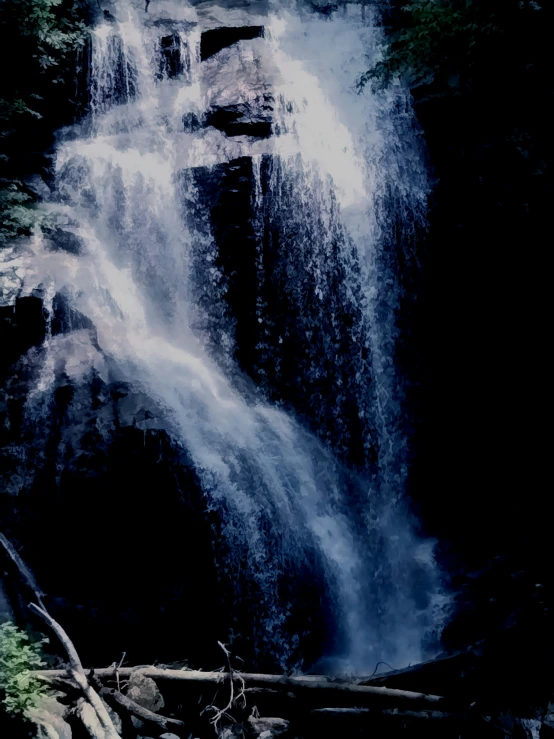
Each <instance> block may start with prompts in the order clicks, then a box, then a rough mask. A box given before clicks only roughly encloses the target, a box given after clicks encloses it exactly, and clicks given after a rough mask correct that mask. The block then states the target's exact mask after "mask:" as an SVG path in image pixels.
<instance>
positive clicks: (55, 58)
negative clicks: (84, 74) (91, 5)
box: [0, 0, 87, 243]
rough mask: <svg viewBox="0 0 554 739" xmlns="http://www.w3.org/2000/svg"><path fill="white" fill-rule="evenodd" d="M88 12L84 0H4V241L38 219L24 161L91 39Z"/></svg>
mask: <svg viewBox="0 0 554 739" xmlns="http://www.w3.org/2000/svg"><path fill="white" fill-rule="evenodd" d="M83 15H84V6H83V3H82V0H0V65H1V67H2V70H3V79H2V88H3V98H2V99H0V223H1V225H0V243H1V242H2V241H5V240H7V239H10V238H13V237H15V236H18V235H21V234H27V233H29V230H30V229H31V227H32V225H33V223H34V222H35V221H36V218H35V216H34V215H33V198H32V197H31V196H30V195H29V194H28V193H27V192H26V191H25V189H24V187H23V186H22V184H21V183H20V182H19V180H18V177H20V176H21V171H20V170H21V168H22V166H24V165H22V164H21V163H20V162H21V161H23V162H25V160H26V149H27V148H28V149H30V150H33V147H34V146H36V140H35V139H37V138H38V136H36V135H35V133H36V132H37V131H38V130H39V129H38V128H37V126H40V125H42V123H43V121H42V119H43V117H46V116H47V115H50V116H52V115H54V116H55V115H56V113H57V111H56V110H55V108H56V106H53V107H49V105H48V104H49V97H50V96H51V94H52V91H53V90H55V87H53V86H57V87H61V86H63V85H64V84H65V83H66V82H67V81H69V80H70V79H72V78H73V75H74V66H75V65H74V60H75V54H76V52H77V51H78V50H79V49H81V48H82V47H83V46H84V45H85V43H86V35H87V28H86V25H85V23H84V20H83ZM6 70H9V73H6ZM66 99H67V96H66ZM41 111H42V112H41ZM46 125H47V124H44V126H46Z"/></svg>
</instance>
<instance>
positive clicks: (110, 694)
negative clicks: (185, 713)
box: [100, 688, 185, 731]
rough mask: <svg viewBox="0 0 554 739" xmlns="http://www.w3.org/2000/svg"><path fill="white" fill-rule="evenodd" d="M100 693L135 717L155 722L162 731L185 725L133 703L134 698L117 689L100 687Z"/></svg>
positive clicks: (150, 722) (146, 721) (151, 722)
mask: <svg viewBox="0 0 554 739" xmlns="http://www.w3.org/2000/svg"><path fill="white" fill-rule="evenodd" d="M100 695H101V696H102V697H105V698H106V699H111V700H112V701H113V703H117V705H118V706H119V707H121V708H124V709H125V710H126V711H127V712H128V713H130V714H132V715H133V716H136V718H139V719H140V720H141V721H144V722H145V723H149V724H155V725H156V726H158V727H159V728H160V729H163V730H164V731H170V730H171V729H172V728H177V727H184V726H185V724H184V722H183V721H179V720H177V719H175V718H167V717H166V716H160V715H159V714H158V713H154V712H153V711H149V710H148V709H147V708H144V707H143V706H140V705H139V704H138V703H135V701H134V700H131V699H130V698H128V697H127V696H126V695H123V693H120V692H119V690H116V689H115V688H102V690H101V692H100Z"/></svg>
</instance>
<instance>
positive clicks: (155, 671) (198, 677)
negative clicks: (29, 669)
mask: <svg viewBox="0 0 554 739" xmlns="http://www.w3.org/2000/svg"><path fill="white" fill-rule="evenodd" d="M87 672H90V671H87V670H85V674H87ZM118 672H119V676H120V677H130V676H131V674H132V673H133V672H140V673H141V674H143V675H145V676H147V677H151V678H153V679H154V680H174V681H183V682H190V683H197V684H204V683H216V684H221V683H225V682H226V681H228V680H229V674H228V673H222V672H202V671H199V670H166V669H163V668H160V667H123V668H120V669H119V670H118ZM32 674H33V675H36V676H37V677H42V678H43V679H45V680H48V679H49V678H53V677H63V676H64V675H65V671H64V670H35V671H33V673H32ZM94 674H95V675H96V677H98V678H100V679H109V678H114V674H115V671H114V668H113V667H106V668H98V669H96V668H95V669H94ZM233 678H236V679H237V680H243V681H244V682H245V683H246V684H247V685H248V687H264V686H266V685H267V686H276V687H279V688H284V689H289V690H290V689H294V688H297V689H298V688H300V689H302V690H304V689H306V690H322V691H329V692H341V693H349V694H355V695H357V696H359V697H360V698H361V697H367V698H376V699H377V698H381V699H393V700H397V701H408V702H412V703H417V702H421V703H432V704H439V703H441V702H442V701H444V698H443V697H442V696H440V695H429V694H426V693H415V692H412V691H409V690H398V689H396V688H385V687H381V686H373V685H358V684H356V683H353V682H348V681H345V680H344V679H342V678H340V679H337V678H330V677H326V676H324V675H293V676H289V675H264V674H259V673H248V672H233Z"/></svg>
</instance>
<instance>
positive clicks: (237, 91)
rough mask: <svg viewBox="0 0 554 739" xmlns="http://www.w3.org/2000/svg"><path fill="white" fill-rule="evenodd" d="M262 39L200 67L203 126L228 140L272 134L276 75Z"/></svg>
mask: <svg viewBox="0 0 554 739" xmlns="http://www.w3.org/2000/svg"><path fill="white" fill-rule="evenodd" d="M266 51H267V48H266V44H265V41H264V40H263V39H257V40H256V41H253V42H251V43H249V44H245V43H244V42H241V43H238V44H236V45H235V46H233V47H232V48H229V49H225V50H223V51H222V52H220V53H219V54H217V56H215V57H213V58H212V59H210V60H209V61H208V62H206V63H205V65H203V77H202V84H203V88H204V89H205V91H206V95H207V103H208V104H207V107H206V116H205V124H206V125H208V126H213V127H214V128H217V129H218V130H220V131H223V132H224V133H225V134H226V135H228V136H239V135H249V136H255V137H263V138H265V137H267V136H270V135H271V134H272V132H273V131H272V123H273V120H274V115H275V112H274V107H275V99H274V94H273V86H274V82H275V80H276V79H277V77H278V72H277V70H276V68H275V66H274V62H273V61H272V59H271V57H270V55H268V54H267V53H266Z"/></svg>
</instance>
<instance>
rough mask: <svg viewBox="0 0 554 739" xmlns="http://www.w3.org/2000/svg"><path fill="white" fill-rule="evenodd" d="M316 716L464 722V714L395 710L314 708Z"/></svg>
mask: <svg viewBox="0 0 554 739" xmlns="http://www.w3.org/2000/svg"><path fill="white" fill-rule="evenodd" d="M311 713H312V714H313V715H314V716H321V717H323V718H326V717H332V718H348V717H349V716H352V717H361V718H364V717H368V718H371V719H373V718H377V717H380V716H383V717H387V718H398V719H403V720H406V719H427V720H432V721H460V720H463V718H464V714H459V713H446V712H444V711H400V710H399V709H397V708H394V709H387V708H385V709H382V710H376V709H374V708H314V709H313V710H312V712H311Z"/></svg>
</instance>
